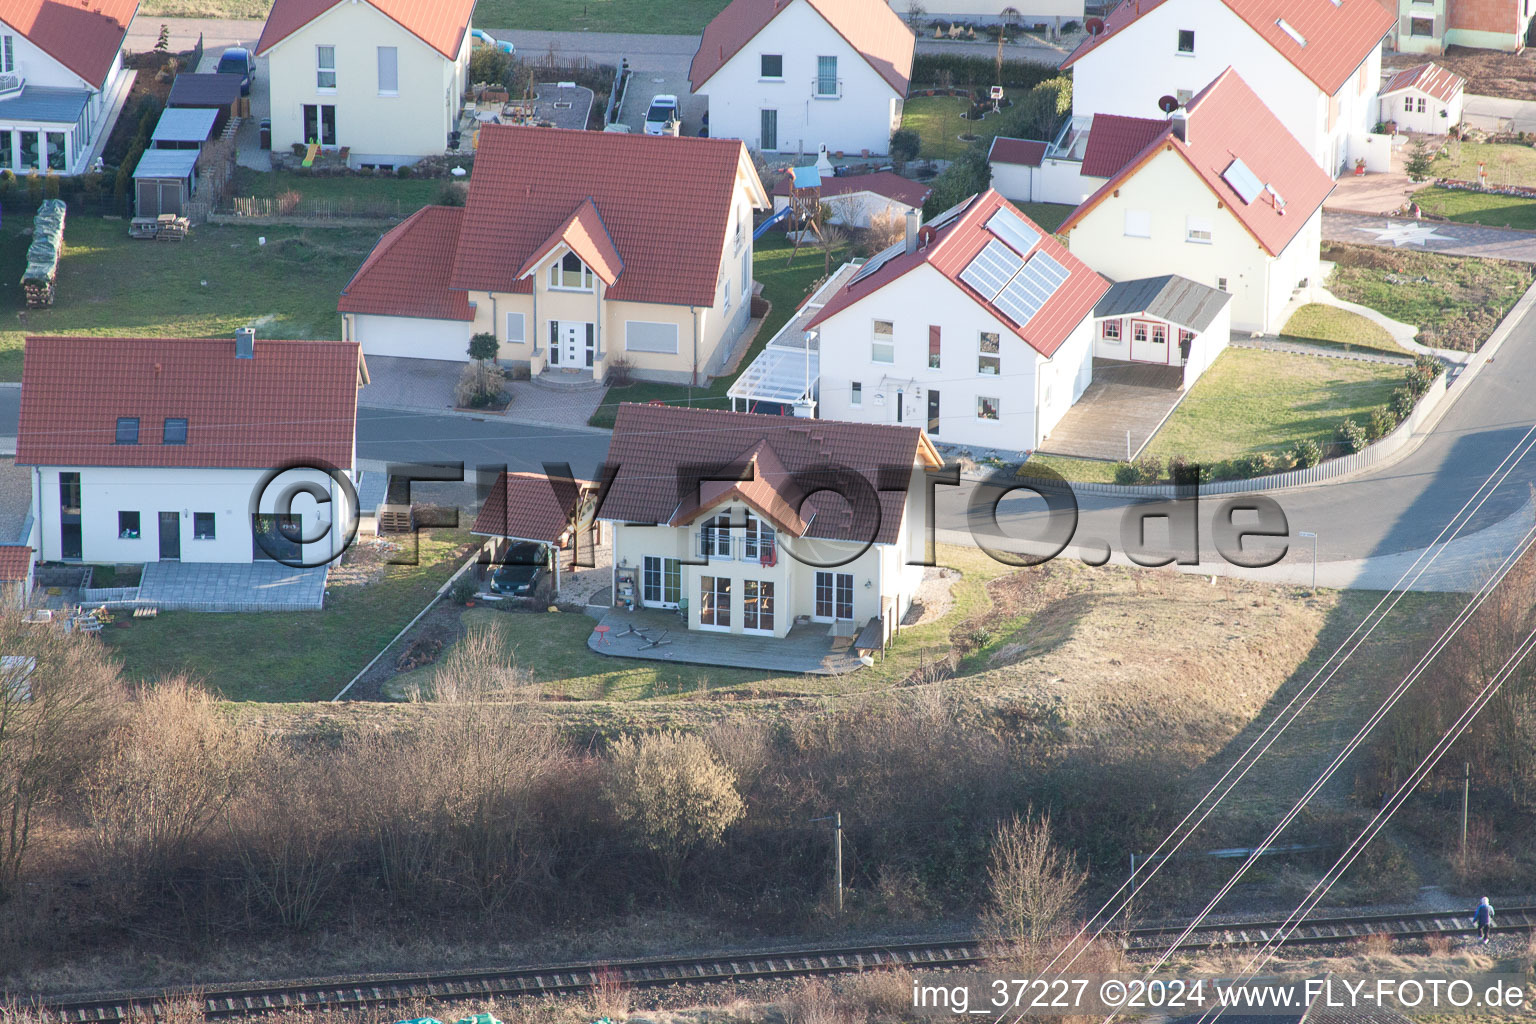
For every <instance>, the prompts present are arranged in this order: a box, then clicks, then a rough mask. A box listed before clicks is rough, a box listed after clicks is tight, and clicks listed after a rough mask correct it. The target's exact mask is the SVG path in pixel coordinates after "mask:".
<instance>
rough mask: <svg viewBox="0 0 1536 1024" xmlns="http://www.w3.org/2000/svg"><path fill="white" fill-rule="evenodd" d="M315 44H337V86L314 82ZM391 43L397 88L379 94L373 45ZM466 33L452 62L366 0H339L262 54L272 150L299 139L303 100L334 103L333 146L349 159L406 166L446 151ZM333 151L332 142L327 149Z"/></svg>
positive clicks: (462, 71)
mask: <svg viewBox="0 0 1536 1024" xmlns="http://www.w3.org/2000/svg"><path fill="white" fill-rule="evenodd" d="M320 46H334V47H335V48H336V88H335V89H333V90H321V89H319V88H317V85H316V71H317V63H316V62H317V53H316V50H317V48H318V47H320ZM381 46H393V47H395V48H396V54H397V63H398V67H397V78H398V85H399V88H398V90H397V93H396V94H395V95H384V94H381V93H380V92H379V71H378V48H379V47H381ZM469 47H470V42H469V34H468V32H466V33H465V38H464V41H463V44H462V46H461V48H460V52H459V54H458V55H457V59H456V60H450V59H449V58H447V57H444V56H443V55H442V54H441V53H439V52H438V51H437V50H435V49H433V48H432V47H431V46H428V45H427V44H426V43H424V42H422V40H421V39H420V38H419V37H417V36H416V35H415V34H413V33H411V32H409V31H407V30H406V29H405V28H403V27H402V26H401V25H400V24H399V23H398V22H396V21H395V20H394V19H392V18H390V17H388V16H387V15H385V14H383V13H382V12H380V11H379V10H378V9H377V8H375V7H373V6H372V5H371V4H368V3H365V2H354V3H344V4H337V5H336V6H334V7H332V8H331V9H330V10H328V11H326V12H325V13H324V14H322V15H320V16H319V17H317V18H315V19H314V20H313V21H311V22H310V23H309V24H307V25H305V26H304V27H302V28H300V29H298V30H297V31H295V32H294V33H293V34H292V35H290V36H288V37H287V38H285V39H283V40H282V41H281V42H279V43H277V44H276V45H275V46H273V47H272V48H271V50H269V51H268V56H269V68H270V70H269V79H270V88H271V95H272V147H273V149H276V150H285V149H287V148H289V147H290V146H291V145H293V144H294V143H303V142H306V141H308V140H306V139H305V138H304V112H303V107H304V105H305V104H318V105H332V106H335V108H336V146H337V147H341V146H346V147H349V148H350V149H351V154H350V157H349V159H350V161H351V163H352V164H353V165H354V166H355V165H356V164H359V163H393V164H401V163H411V162H413V161H415V160H417V159H419V158H421V157H424V156H432V155H434V154H440V153H443V152H445V151H446V150H447V148H448V133H449V132H450V131H451V130H453V129H454V128H455V127H456V126H457V120H458V112H459V106H460V98H461V97H462V95H463V92H464V82H465V77H466V75H467V69H468V60H469ZM328 148H331V147H328Z"/></svg>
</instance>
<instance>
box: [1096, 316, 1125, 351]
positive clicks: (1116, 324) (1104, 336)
mask: <svg viewBox="0 0 1536 1024" xmlns="http://www.w3.org/2000/svg"><path fill="white" fill-rule="evenodd" d="M1111 327H1113V328H1114V329H1115V332H1114V333H1113V334H1111V333H1110V332H1109V329H1110V328H1111ZM1099 340H1100V341H1102V342H1106V343H1107V344H1110V345H1121V344H1124V343H1125V339H1124V338H1123V337H1122V336H1121V331H1120V318H1119V317H1110V318H1109V319H1107V320H1101V321H1099Z"/></svg>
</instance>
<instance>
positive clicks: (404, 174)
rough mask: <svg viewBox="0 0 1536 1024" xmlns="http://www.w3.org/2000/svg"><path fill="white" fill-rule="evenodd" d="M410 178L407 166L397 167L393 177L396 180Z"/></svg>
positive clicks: (409, 169)
mask: <svg viewBox="0 0 1536 1024" xmlns="http://www.w3.org/2000/svg"><path fill="white" fill-rule="evenodd" d="M410 176H411V168H410V165H409V164H401V165H400V166H399V167H396V168H395V177H397V178H409V177H410Z"/></svg>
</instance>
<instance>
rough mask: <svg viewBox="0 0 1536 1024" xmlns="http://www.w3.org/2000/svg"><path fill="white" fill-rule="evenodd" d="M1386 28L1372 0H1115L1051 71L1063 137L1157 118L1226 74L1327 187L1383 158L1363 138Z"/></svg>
mask: <svg viewBox="0 0 1536 1024" xmlns="http://www.w3.org/2000/svg"><path fill="white" fill-rule="evenodd" d="M1393 22H1394V19H1393V16H1392V14H1391V12H1389V11H1388V10H1387V9H1386V8H1384V7H1383V6H1382V5H1381V3H1380V2H1379V0H1122V2H1121V3H1120V4H1118V5H1117V6H1116V7H1115V8H1114V9H1113V10H1112V11H1110V13H1109V14H1108V15H1107V16H1106V17H1104V18H1102V19H1091V21H1090V23H1089V24H1088V27H1089V29H1090V33H1089V35H1088V38H1086V39H1085V40H1084V41H1083V42H1082V43H1081V44H1079V45H1078V47H1077V48H1076V49H1074V50H1073V51H1072V52H1071V53H1070V54H1069V55H1068V56H1067V58H1066V59H1065V60H1064V61H1063V62H1062V67H1063V68H1070V69H1071V70H1072V113H1073V118H1072V122H1071V123H1070V124H1069V125H1068V126H1067V127H1066V128H1065V129H1063V133H1064V136H1065V135H1067V134H1068V133H1071V134H1075V135H1091V122H1092V120H1093V119H1095V118H1097V117H1099V116H1100V115H1103V114H1121V115H1125V116H1127V117H1135V118H1158V117H1161V116H1166V114H1167V113H1168V112H1169V110H1170V109H1171V108H1172V107H1174V106H1176V105H1179V104H1182V103H1185V102H1187V101H1188V100H1189V99H1190V98H1191V97H1193V96H1194V95H1195V93H1197V92H1199V91H1200V90H1201V89H1203V88H1204V87H1205V86H1206V85H1207V84H1208V83H1210V82H1211V81H1212V80H1213V79H1214V78H1216V76H1217V75H1218V74H1220V73H1221V72H1222V70H1223V69H1225V68H1227V67H1232V68H1233V69H1235V70H1236V71H1237V72H1238V74H1240V75H1242V76H1243V79H1244V80H1245V81H1246V82H1247V83H1248V85H1249V87H1250V88H1252V90H1253V91H1254V92H1255V93H1256V94H1257V95H1258V96H1259V98H1260V99H1261V100H1262V101H1263V103H1264V105H1265V106H1266V107H1268V108H1269V109H1270V110H1271V111H1272V112H1273V113H1274V115H1275V117H1276V118H1278V119H1279V121H1280V123H1281V124H1282V125H1284V127H1285V129H1286V130H1287V131H1289V132H1290V134H1291V135H1293V136H1294V137H1295V138H1296V139H1297V140H1298V141H1299V142H1300V143H1301V145H1302V148H1303V149H1304V150H1305V151H1306V152H1307V153H1308V154H1309V155H1310V156H1311V158H1312V159H1313V160H1314V161H1315V162H1316V163H1317V164H1318V166H1319V167H1321V168H1323V169H1324V170H1325V171H1327V172H1328V174H1329V175H1330V176H1331V177H1338V176H1339V174H1341V173H1344V172H1346V171H1351V172H1352V171H1353V169H1354V161H1355V160H1356V159H1357V158H1360V157H1364V158H1366V159H1368V160H1376V159H1382V160H1385V159H1386V158H1387V153H1386V150H1385V148H1384V147H1382V146H1380V145H1379V144H1378V145H1377V146H1376V147H1375V148H1373V147H1372V143H1371V141H1370V138H1371V128H1372V127H1374V125H1375V123H1376V120H1377V89H1378V88H1379V86H1380V84H1381V43H1382V39H1383V38H1384V37H1385V36H1386V35H1387V34H1388V33H1389V32H1390V31H1391V30H1392V26H1393ZM1062 141H1063V140H1056V142H1057V146H1056V148H1058V149H1060V148H1061V142H1062Z"/></svg>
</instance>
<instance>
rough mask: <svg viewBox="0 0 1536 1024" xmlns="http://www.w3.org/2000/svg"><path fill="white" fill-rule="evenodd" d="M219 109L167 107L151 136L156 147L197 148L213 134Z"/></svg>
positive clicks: (152, 145) (153, 145)
mask: <svg viewBox="0 0 1536 1024" xmlns="http://www.w3.org/2000/svg"><path fill="white" fill-rule="evenodd" d="M218 119H219V112H218V111H217V110H209V109H203V108H194V107H167V108H166V109H165V110H163V111H162V112H161V113H160V120H159V121H158V122H156V124H155V131H154V134H153V135H151V136H150V137H149V142H150V146H151V147H152V148H154V149H196V150H201V149H202V148H203V143H205V142H207V141H208V139H209V138H210V137H211V136H212V135H213V126H214V123H215V122H217V121H218Z"/></svg>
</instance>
